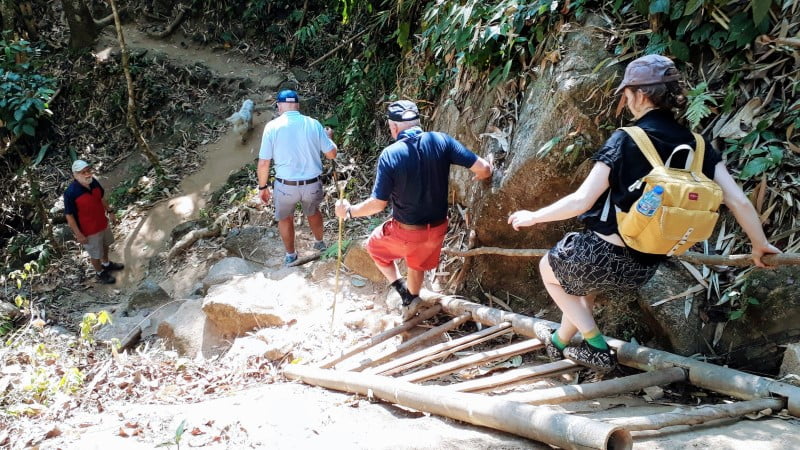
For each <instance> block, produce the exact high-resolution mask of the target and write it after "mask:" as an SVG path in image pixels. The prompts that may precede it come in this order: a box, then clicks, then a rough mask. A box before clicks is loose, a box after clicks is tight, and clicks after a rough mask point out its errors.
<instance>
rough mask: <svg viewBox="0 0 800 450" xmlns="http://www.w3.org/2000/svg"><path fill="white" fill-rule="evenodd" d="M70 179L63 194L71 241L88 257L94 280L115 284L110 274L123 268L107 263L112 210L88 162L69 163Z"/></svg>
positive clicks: (113, 217) (112, 238) (110, 238)
mask: <svg viewBox="0 0 800 450" xmlns="http://www.w3.org/2000/svg"><path fill="white" fill-rule="evenodd" d="M72 177H73V178H74V180H73V181H72V183H71V184H70V185H69V187H68V188H67V190H66V191H65V192H64V214H65V215H66V216H67V224H69V227H70V228H71V229H72V233H73V234H74V235H75V240H77V241H78V242H80V243H81V244H82V245H83V248H84V249H85V250H86V253H88V254H89V259H90V260H91V261H92V267H94V270H95V276H96V277H97V281H98V282H100V283H102V284H112V283H115V282H116V281H117V280H116V278H114V276H113V275H111V271H113V270H122V269H123V268H124V267H125V266H123V265H122V264H119V263H115V262H111V261H109V260H108V247H109V245H111V243H112V242H114V235H113V234H111V229H110V228H109V226H108V222H109V219H110V220H111V222H112V223H113V222H116V217H115V216H114V211H113V210H112V209H111V207H110V206H108V202H106V200H105V198H103V195H104V194H105V190H104V189H103V186H100V183H99V182H98V181H97V179H95V178H94V176H92V166H90V165H89V163H87V162H86V161H83V160H80V159H78V160H76V161H75V162H74V163H72Z"/></svg>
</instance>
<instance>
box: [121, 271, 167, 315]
mask: <svg viewBox="0 0 800 450" xmlns="http://www.w3.org/2000/svg"><path fill="white" fill-rule="evenodd" d="M170 300H171V299H170V297H169V294H167V292H166V291H165V290H164V289H162V288H161V286H159V285H158V283H156V282H155V281H154V280H151V279H149V278H148V279H146V280H144V281H142V282H141V283H139V285H138V286H136V290H134V291H133V293H132V294H131V296H130V300H128V308H127V309H128V311H135V310H138V309H143V308H153V307H157V306H161V305H163V304H164V303H167V302H168V301H170Z"/></svg>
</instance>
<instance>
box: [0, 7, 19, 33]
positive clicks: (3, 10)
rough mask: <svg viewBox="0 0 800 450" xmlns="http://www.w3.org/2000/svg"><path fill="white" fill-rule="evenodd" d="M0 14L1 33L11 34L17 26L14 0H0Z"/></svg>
mask: <svg viewBox="0 0 800 450" xmlns="http://www.w3.org/2000/svg"><path fill="white" fill-rule="evenodd" d="M0 16H3V30H2V32H3V33H2V35H3V36H5V34H6V33H8V34H13V33H14V30H16V28H17V10H16V8H14V0H0Z"/></svg>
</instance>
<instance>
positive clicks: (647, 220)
mask: <svg viewBox="0 0 800 450" xmlns="http://www.w3.org/2000/svg"><path fill="white" fill-rule="evenodd" d="M679 78H680V74H679V73H678V70H677V69H676V68H675V64H674V63H673V62H672V60H670V59H669V58H667V57H664V56H659V55H647V56H643V57H641V58H638V59H636V60H634V61H632V62H631V63H630V64H628V66H627V68H626V69H625V76H624V78H623V80H622V83H621V84H620V85H619V87H618V88H617V90H616V93H620V92H622V95H623V99H622V101H623V102H624V105H625V106H627V108H628V110H629V111H630V112H631V114H632V115H633V118H634V120H635V125H636V126H634V127H626V128H623V129H620V130H617V131H616V132H614V133H613V134H612V135H611V137H610V138H609V139H608V140H607V141H606V142H605V144H604V145H603V147H602V148H600V150H598V151H597V152H596V153H595V154H594V156H592V160H594V161H595V165H594V167H593V168H592V170H591V172H590V173H589V175H588V176H587V177H586V179H585V180H584V181H583V183H582V184H581V186H580V187H579V188H578V190H577V191H575V192H573V193H572V194H570V195H568V196H566V197H564V198H562V199H561V200H559V201H557V202H555V203H553V204H551V205H549V206H546V207H544V208H541V209H539V210H536V211H527V210H520V211H516V212H514V213H513V214H511V216H510V217H509V219H508V223H509V224H511V226H512V227H513V228H514V229H515V230H519V228H520V227H529V226H532V225H535V224H537V223H544V222H553V221H557V220H564V219H570V218H573V217H579V218H580V219H581V220H582V221H583V223H584V224H585V225H586V229H585V230H584V231H583V232H572V233H568V234H567V235H566V236H564V238H563V239H561V241H559V242H558V243H557V244H556V245H555V247H553V248H552V249H551V250H550V251H549V252H548V254H547V255H546V256H545V257H544V258H542V260H541V262H540V263H539V271H540V273H541V275H542V280H543V281H544V285H545V288H546V289H547V292H548V293H549V294H550V296H551V297H553V300H554V301H555V303H556V304H557V305H558V307H559V309H561V312H562V320H561V326H560V327H559V328H558V330H553V329H550V328H549V327H547V326H544V325H543V324H538V325H537V326H535V328H534V329H535V331H536V335H537V337H538V338H539V339H540V340H541V341H542V342H544V343H545V347H546V350H547V354H548V356H549V357H550V358H551V359H560V358H561V357H562V355H563V357H565V358H567V359H570V360H572V361H575V362H577V363H579V364H582V365H584V366H587V367H590V368H593V369H595V370H600V371H608V370H611V369H613V368H614V367H615V366H616V355H615V354H614V352H613V350H612V349H610V348H609V346H608V344H607V343H606V341H605V339H604V338H603V335H602V334H601V333H600V330H599V329H598V327H597V324H596V323H595V321H594V318H593V316H592V308H593V306H594V298H595V296H596V295H597V294H598V293H601V292H608V291H623V290H633V289H638V288H639V287H641V286H642V285H644V284H645V283H646V282H647V281H648V280H649V279H650V278H651V277H652V276H653V274H655V272H656V269H657V268H658V265H659V263H661V261H663V260H665V259H666V258H667V257H668V256H670V255H674V254H681V253H683V252H684V251H686V250H687V249H688V248H689V247H691V246H692V245H693V244H694V243H695V242H699V241H702V240H705V239H707V238H708V237H709V236H710V235H711V233H712V231H713V229H714V225H715V223H716V220H717V217H718V212H717V208H718V207H719V205H720V203H725V204H726V205H727V206H728V208H729V209H730V210H731V211H732V212H733V215H734V217H735V218H736V220H737V221H738V222H739V224H740V225H741V227H742V228H743V229H744V231H745V233H747V236H748V238H749V239H750V242H751V244H752V256H753V261H754V263H755V264H756V265H757V266H759V267H765V264H764V263H763V261H762V260H761V257H762V256H764V255H767V254H773V253H780V250H778V249H777V248H775V247H774V246H772V245H770V244H769V242H768V241H767V238H766V236H765V234H764V230H763V229H762V227H761V222H760V220H759V217H758V215H757V214H756V211H755V209H754V208H753V205H752V204H751V203H750V201H749V200H748V199H747V197H746V196H745V195H744V193H743V192H742V190H741V188H740V187H739V186H738V185H737V184H736V181H735V180H734V179H733V177H732V176H731V175H730V173H729V172H728V170H727V169H726V168H725V165H724V163H723V162H722V159H721V157H720V155H719V153H718V152H717V151H715V150H714V149H712V148H711V145H710V144H709V142H707V141H706V140H705V139H703V138H702V137H700V136H699V135H697V134H693V133H692V132H691V130H689V129H688V128H686V127H685V126H683V125H681V124H679V123H678V122H677V120H676V119H675V116H674V115H673V112H672V110H673V109H677V108H681V107H683V106H684V105H685V103H686V99H685V97H684V96H683V89H682V88H681V87H680V85H679V81H678V80H679ZM664 161H666V163H665V162H664ZM712 180H713V181H712ZM578 331H580V332H581V335H582V336H583V341H582V342H581V343H580V344H579V345H570V340H571V339H572V337H573V336H575V334H577V332H578Z"/></svg>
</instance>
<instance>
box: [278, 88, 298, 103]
mask: <svg viewBox="0 0 800 450" xmlns="http://www.w3.org/2000/svg"><path fill="white" fill-rule="evenodd" d="M275 101H276V102H278V103H300V96H298V95H297V92H295V91H293V90H291V89H285V90H283V91H280V92H278V98H276V99H275Z"/></svg>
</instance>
